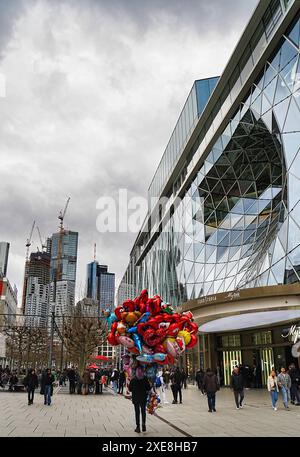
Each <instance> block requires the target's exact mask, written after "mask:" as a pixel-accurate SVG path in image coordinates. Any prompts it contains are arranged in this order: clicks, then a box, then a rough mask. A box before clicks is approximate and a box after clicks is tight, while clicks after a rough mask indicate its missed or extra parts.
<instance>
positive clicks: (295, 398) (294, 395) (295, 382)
mask: <svg viewBox="0 0 300 457" xmlns="http://www.w3.org/2000/svg"><path fill="white" fill-rule="evenodd" d="M288 374H289V375H290V378H291V388H290V394H291V403H292V405H296V406H300V395H299V391H298V387H299V384H300V373H299V370H298V368H296V366H295V364H294V363H291V365H290V366H289V371H288Z"/></svg>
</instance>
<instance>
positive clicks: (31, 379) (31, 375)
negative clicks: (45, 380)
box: [24, 368, 39, 405]
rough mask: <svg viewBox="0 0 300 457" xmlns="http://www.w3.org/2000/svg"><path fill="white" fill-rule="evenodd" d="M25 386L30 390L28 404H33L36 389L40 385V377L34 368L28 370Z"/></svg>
mask: <svg viewBox="0 0 300 457" xmlns="http://www.w3.org/2000/svg"><path fill="white" fill-rule="evenodd" d="M24 386H25V387H26V388H27V392H28V405H32V404H33V399H34V391H35V389H36V388H37V387H38V386H39V382H38V377H37V374H36V372H35V369H34V368H33V369H32V370H29V371H28V374H27V376H26V378H25V379H24Z"/></svg>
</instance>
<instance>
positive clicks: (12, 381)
mask: <svg viewBox="0 0 300 457" xmlns="http://www.w3.org/2000/svg"><path fill="white" fill-rule="evenodd" d="M18 382H19V378H18V376H17V372H16V370H14V371H13V372H12V373H11V374H10V375H9V381H8V390H9V391H11V392H12V391H13V390H15V387H16V385H17V384H18Z"/></svg>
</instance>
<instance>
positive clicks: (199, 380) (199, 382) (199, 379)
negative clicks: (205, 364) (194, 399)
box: [196, 368, 204, 395]
mask: <svg viewBox="0 0 300 457" xmlns="http://www.w3.org/2000/svg"><path fill="white" fill-rule="evenodd" d="M203 379H204V371H203V370H202V369H201V368H199V370H198V371H197V372H196V382H197V385H198V389H199V390H200V391H201V395H203V394H204V392H203Z"/></svg>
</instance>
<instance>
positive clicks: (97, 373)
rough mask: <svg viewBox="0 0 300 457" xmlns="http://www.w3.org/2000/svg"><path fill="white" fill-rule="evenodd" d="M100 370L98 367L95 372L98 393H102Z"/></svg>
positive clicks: (96, 392)
mask: <svg viewBox="0 0 300 457" xmlns="http://www.w3.org/2000/svg"><path fill="white" fill-rule="evenodd" d="M100 377H101V375H100V370H99V369H97V370H96V372H95V394H96V395H98V394H99V393H100V385H99V383H100Z"/></svg>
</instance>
